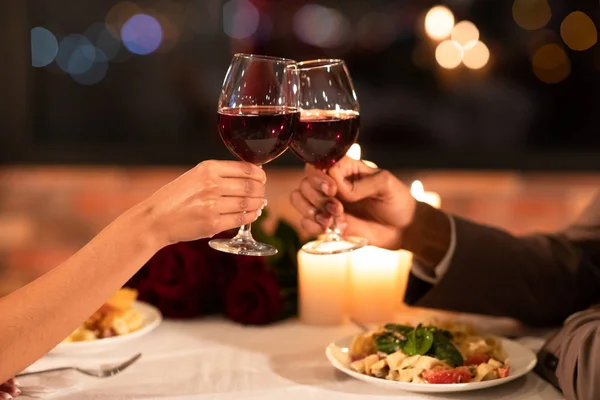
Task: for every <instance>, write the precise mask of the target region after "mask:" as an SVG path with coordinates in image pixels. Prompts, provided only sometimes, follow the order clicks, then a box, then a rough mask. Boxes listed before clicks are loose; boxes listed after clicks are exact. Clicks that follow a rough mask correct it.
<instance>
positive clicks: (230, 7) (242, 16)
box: [223, 0, 260, 39]
mask: <svg viewBox="0 0 600 400" xmlns="http://www.w3.org/2000/svg"><path fill="white" fill-rule="evenodd" d="M259 23H260V14H259V12H258V9H257V8H256V7H255V6H254V4H252V3H251V2H250V1H248V0H230V1H228V2H227V3H225V4H224V5H223V30H224V31H225V34H226V35H227V36H229V37H231V38H233V39H246V38H249V37H250V36H252V35H254V34H255V33H256V31H257V30H258V25H259Z"/></svg>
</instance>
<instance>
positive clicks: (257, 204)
mask: <svg viewBox="0 0 600 400" xmlns="http://www.w3.org/2000/svg"><path fill="white" fill-rule="evenodd" d="M266 205H267V200H266V199H262V198H260V197H257V198H254V197H221V198H220V199H219V200H218V201H216V202H215V207H214V210H215V212H216V213H219V214H232V213H240V212H252V211H253V212H256V211H257V210H260V209H262V208H263V207H265V206H266Z"/></svg>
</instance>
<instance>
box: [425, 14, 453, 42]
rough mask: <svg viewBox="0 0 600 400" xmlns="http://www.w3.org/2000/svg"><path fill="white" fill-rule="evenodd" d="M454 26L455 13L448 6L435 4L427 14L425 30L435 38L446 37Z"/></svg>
mask: <svg viewBox="0 0 600 400" xmlns="http://www.w3.org/2000/svg"><path fill="white" fill-rule="evenodd" d="M452 28H454V14H452V11H450V10H449V9H448V8H447V7H444V6H435V7H433V8H432V9H431V10H429V11H428V12H427V15H425V32H426V33H427V35H428V36H429V37H430V38H431V39H433V40H442V39H446V38H447V37H449V36H450V34H451V33H452Z"/></svg>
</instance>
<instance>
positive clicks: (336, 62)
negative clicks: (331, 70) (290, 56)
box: [297, 58, 344, 70]
mask: <svg viewBox="0 0 600 400" xmlns="http://www.w3.org/2000/svg"><path fill="white" fill-rule="evenodd" d="M297 65H298V69H301V70H308V69H313V68H323V67H337V66H340V65H344V60H340V59H339V58H317V59H315V60H306V61H300V62H299V63H297Z"/></svg>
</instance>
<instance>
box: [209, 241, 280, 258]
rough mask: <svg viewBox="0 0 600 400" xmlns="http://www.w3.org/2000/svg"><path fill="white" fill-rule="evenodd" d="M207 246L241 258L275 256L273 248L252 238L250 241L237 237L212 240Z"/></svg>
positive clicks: (275, 251)
mask: <svg viewBox="0 0 600 400" xmlns="http://www.w3.org/2000/svg"><path fill="white" fill-rule="evenodd" d="M208 244H209V245H210V247H212V248H213V249H215V250H219V251H223V252H225V253H231V254H239V255H241V256H273V255H275V254H277V249H276V248H275V247H273V246H271V245H269V244H265V243H260V242H257V241H255V240H254V239H252V237H250V239H247V238H242V237H238V236H236V237H234V238H232V239H213V240H211V241H210V242H208Z"/></svg>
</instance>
